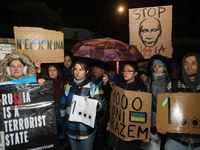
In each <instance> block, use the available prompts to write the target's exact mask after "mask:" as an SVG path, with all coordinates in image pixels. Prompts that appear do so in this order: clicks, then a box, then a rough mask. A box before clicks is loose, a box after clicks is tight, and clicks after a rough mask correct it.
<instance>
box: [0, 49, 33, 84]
mask: <svg viewBox="0 0 200 150" xmlns="http://www.w3.org/2000/svg"><path fill="white" fill-rule="evenodd" d="M12 60H21V61H22V62H23V63H24V64H25V66H26V67H27V73H26V75H25V76H24V77H23V78H29V77H33V76H36V69H35V66H34V64H33V63H32V61H31V60H30V59H29V58H28V57H27V56H26V55H24V54H22V53H19V52H14V53H10V54H7V55H6V56H5V58H4V59H3V60H2V61H1V62H0V66H1V67H0V82H6V81H11V80H13V79H12V77H10V76H9V75H8V74H7V72H6V67H7V66H8V64H10V63H11V61H12Z"/></svg>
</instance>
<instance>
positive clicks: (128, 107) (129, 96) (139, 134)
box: [109, 86, 151, 141]
mask: <svg viewBox="0 0 200 150" xmlns="http://www.w3.org/2000/svg"><path fill="white" fill-rule="evenodd" d="M150 124H151V94H150V93H147V92H137V91H129V90H124V89H122V88H120V87H118V86H115V87H114V89H113V91H112V94H111V102H110V121H109V126H110V131H111V132H112V133H113V134H114V135H115V136H117V137H119V138H120V139H122V140H124V141H132V140H139V139H147V140H149V136H150Z"/></svg>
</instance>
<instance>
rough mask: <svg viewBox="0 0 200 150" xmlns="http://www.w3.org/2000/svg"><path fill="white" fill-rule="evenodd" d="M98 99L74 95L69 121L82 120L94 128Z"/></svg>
mask: <svg viewBox="0 0 200 150" xmlns="http://www.w3.org/2000/svg"><path fill="white" fill-rule="evenodd" d="M97 103H98V100H94V99H90V98H88V99H87V100H86V101H85V100H84V97H83V96H78V95H73V98H72V104H71V109H70V115H69V121H75V122H81V123H83V124H86V125H88V126H91V127H92V128H94V123H95V118H96V107H97Z"/></svg>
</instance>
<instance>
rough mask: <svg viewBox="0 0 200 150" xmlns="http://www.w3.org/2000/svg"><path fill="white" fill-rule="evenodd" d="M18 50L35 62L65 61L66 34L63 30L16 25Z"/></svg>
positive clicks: (16, 45) (15, 32)
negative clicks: (38, 60)
mask: <svg viewBox="0 0 200 150" xmlns="http://www.w3.org/2000/svg"><path fill="white" fill-rule="evenodd" d="M14 34H15V47H16V52H21V53H23V54H25V55H27V56H29V58H30V59H31V60H32V61H33V62H34V61H35V60H37V59H40V60H42V63H60V62H63V61H64V34H63V33H62V32H61V31H53V30H46V29H43V28H33V27H14Z"/></svg>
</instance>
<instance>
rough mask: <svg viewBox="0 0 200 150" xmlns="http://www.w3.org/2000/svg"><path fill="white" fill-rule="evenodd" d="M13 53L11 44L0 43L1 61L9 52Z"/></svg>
mask: <svg viewBox="0 0 200 150" xmlns="http://www.w3.org/2000/svg"><path fill="white" fill-rule="evenodd" d="M10 53H12V45H11V44H0V61H1V60H3V59H4V57H5V56H6V55H7V54H10Z"/></svg>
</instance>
